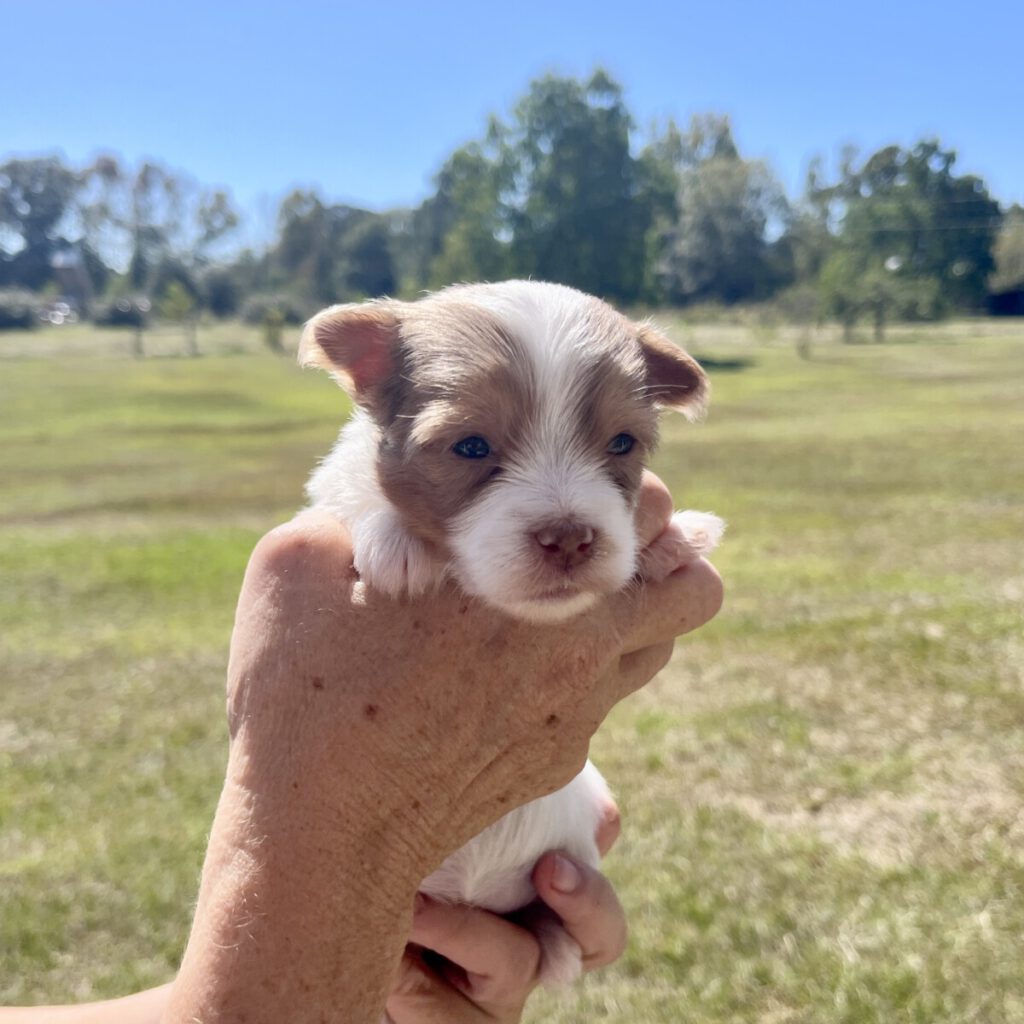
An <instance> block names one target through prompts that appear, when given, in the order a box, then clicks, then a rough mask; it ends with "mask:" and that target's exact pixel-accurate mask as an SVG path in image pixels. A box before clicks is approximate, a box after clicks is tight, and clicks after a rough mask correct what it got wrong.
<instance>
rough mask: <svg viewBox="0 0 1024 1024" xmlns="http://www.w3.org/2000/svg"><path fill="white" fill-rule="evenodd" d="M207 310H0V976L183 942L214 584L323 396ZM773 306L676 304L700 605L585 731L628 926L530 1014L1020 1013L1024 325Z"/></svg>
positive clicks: (84, 964) (263, 508)
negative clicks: (685, 308)
mask: <svg viewBox="0 0 1024 1024" xmlns="http://www.w3.org/2000/svg"><path fill="white" fill-rule="evenodd" d="M219 330H221V334H219V335H218V336H217V337H216V338H215V339H214V340H213V341H210V340H209V339H207V341H205V342H204V339H203V337H202V336H201V339H200V341H201V344H204V346H205V347H206V349H207V351H209V352H211V353H215V354H212V355H209V356H207V357H206V358H203V359H200V360H188V359H181V358H154V359H150V360H146V361H142V362H137V361H133V360H131V359H129V358H126V357H125V356H124V353H125V352H126V351H127V350H128V344H127V340H126V338H125V337H124V336H118V337H110V338H107V339H105V340H104V341H103V343H102V344H100V343H99V342H98V341H97V339H95V338H93V342H94V344H93V346H92V347H93V348H96V347H98V348H99V349H100V350H101V352H102V355H100V356H98V357H97V356H90V355H89V352H90V343H89V339H90V335H88V334H87V333H85V332H84V331H82V332H78V333H77V334H65V335H60V336H58V335H57V334H50V335H47V336H45V337H44V336H42V335H36V336H35V337H33V338H27V337H25V336H0V1003H17V1002H42V1001H52V1000H71V999H82V998H87V997H101V996H107V995H115V994H119V993H123V992H126V991H129V990H132V989H135V988H137V987H139V986H143V985H150V984H155V983H159V982H162V981H165V980H167V979H168V978H169V977H170V975H171V974H172V972H173V970H174V967H175V964H176V961H177V958H178V956H179V955H180V952H181V949H182V945H183V942H184V939H185V936H186V930H187V926H188V922H189V916H190V909H191V905H192V901H193V899H194V896H195V891H196V883H197V878H198V872H199V867H200V863H201V857H202V852H203V847H204V840H205V835H206V830H207V828H208V825H209V822H210V820H211V816H212V812H213V806H214V801H215V799H216V796H217V792H218V788H219V784H220V780H221V775H222V770H223V762H224V755H225V738H226V731H225V724H224V716H223V676H224V668H225V659H226V650H227V642H228V634H229V629H230V625H231V618H232V612H233V603H234V598H235V594H236V592H237V588H238V586H239V583H240V580H241V575H242V571H243V568H244V565H245V561H246V558H247V554H248V552H249V550H250V549H251V547H252V545H253V543H254V542H255V540H256V539H257V537H258V536H259V535H260V533H261V532H262V531H263V530H265V529H266V528H268V527H269V526H271V525H272V524H274V523H276V522H278V521H280V520H282V519H283V518H286V517H287V516H288V515H290V514H291V512H292V511H293V510H294V509H295V508H296V507H298V505H299V504H300V502H301V490H302V484H303V480H304V478H305V476H306V475H307V473H308V471H309V469H310V468H311V466H312V465H313V462H314V460H315V459H316V457H317V456H318V455H320V454H322V453H323V452H325V451H326V449H327V447H328V446H329V444H330V442H331V440H332V438H333V436H334V434H335V432H336V429H337V426H338V423H339V420H340V418H341V416H342V413H343V409H344V403H343V402H342V400H341V398H340V396H339V394H338V392H337V391H336V389H335V388H334V387H333V385H331V384H330V383H329V382H328V381H327V380H325V379H322V378H320V377H318V376H316V375H315V374H310V373H301V372H300V371H299V370H297V369H296V368H294V367H293V366H292V365H291V364H290V363H289V362H287V361H284V360H281V359H275V358H274V357H272V356H270V355H268V354H262V353H260V352H259V351H258V347H257V345H256V343H255V341H254V340H253V338H251V337H249V336H247V335H243V334H241V333H237V334H236V333H233V332H232V329H231V328H223V329H219ZM791 334H792V332H786V331H784V330H772V331H760V332H745V331H743V330H741V329H738V328H720V329H710V328H708V329H701V328H699V327H694V326H692V325H686V324H682V323H680V324H678V325H677V330H676V331H675V336H676V337H677V339H678V340H680V341H683V342H685V343H686V344H687V345H688V346H689V347H690V348H691V350H692V351H694V352H695V353H696V354H697V355H698V356H704V357H706V358H708V359H709V360H713V361H714V364H713V365H719V366H721V367H722V369H719V370H717V371H713V373H712V377H713V382H714V388H715V395H714V402H713V406H712V413H711V416H710V418H709V420H708V422H707V423H705V424H704V425H702V426H699V427H691V426H687V425H685V424H683V423H682V422H681V421H680V422H675V421H669V422H666V428H665V443H664V446H663V449H662V452H661V454H660V456H659V458H658V461H657V465H656V468H657V469H658V470H659V472H660V473H661V474H662V475H663V476H664V477H665V479H666V480H667V481H668V482H669V483H670V485H671V486H672V488H673V490H674V492H675V494H676V496H677V500H678V502H679V503H680V504H685V505H689V506H692V507H698V508H706V509H711V510H714V511H716V512H718V513H720V514H722V515H723V516H725V517H726V518H727V519H728V520H729V522H730V529H729V534H728V537H727V542H726V544H725V545H724V547H723V548H722V550H721V552H720V554H719V555H718V557H717V559H716V561H717V564H718V565H719V567H720V569H721V571H722V573H723V575H724V577H725V581H726V586H727V598H726V605H725V608H724V609H723V611H722V613H721V615H720V616H719V617H718V619H716V620H715V621H714V622H713V623H712V624H711V625H710V626H708V627H707V628H705V629H704V630H702V631H700V632H699V633H698V634H695V635H693V636H691V637H688V638H686V639H685V640H684V641H683V642H682V643H680V644H679V646H678V648H677V653H676V657H675V659H674V661H673V663H672V664H671V666H670V667H669V668H668V669H666V671H665V672H664V673H663V674H662V675H661V677H660V678H659V679H658V680H656V681H655V682H654V683H653V684H652V685H651V686H649V687H648V688H647V689H646V690H645V691H644V692H643V693H641V694H638V695H636V696H635V697H634V698H632V699H630V700H629V701H627V702H626V703H625V704H623V705H621V706H620V707H619V708H618V709H617V710H616V711H615V712H614V714H613V716H612V717H611V719H610V720H609V721H608V722H607V723H606V725H605V727H604V729H603V730H602V732H601V734H600V735H599V736H598V738H597V740H596V741H595V744H594V750H593V753H594V757H595V760H596V761H597V762H598V764H599V765H600V766H601V767H602V769H603V770H604V772H605V774H606V775H607V777H608V779H609V780H610V782H611V783H612V785H613V787H614V788H615V790H616V792H617V794H618V796H619V798H620V802H621V805H622V808H623V812H624V818H625V831H624V834H623V837H622V840H621V841H620V843H619V845H618V847H617V848H616V850H615V851H614V853H613V855H612V856H611V858H610V859H609V861H608V871H609V872H610V874H611V875H612V877H613V878H614V879H615V881H616V883H617V884H618V886H619V891H620V894H621V897H622V899H623V902H624V903H625V905H626V907H627V909H628V912H629V916H630V921H631V925H632V939H631V943H630V947H629V950H628V952H627V953H626V955H625V956H624V958H623V959H622V960H621V961H620V962H619V963H618V964H616V965H615V966H614V967H612V968H609V969H607V970H605V971H604V972H602V973H601V974H599V975H596V976H593V977H591V978H589V979H588V980H587V981H586V982H585V983H584V984H583V985H581V986H580V987H579V988H578V989H576V990H574V991H573V992H572V993H570V994H568V995H560V996H557V997H555V996H548V995H543V996H540V997H538V998H537V1000H536V1001H535V1003H534V1004H533V1007H532V1016H531V1018H530V1019H531V1020H533V1021H535V1022H540V1021H546V1022H555V1024H568V1022H589V1021H597V1020H608V1021H623V1022H636V1024H648V1022H665V1024H668V1022H672V1024H676V1022H695V1024H697V1022H699V1024H705V1022H706V1024H712V1022H714V1024H724V1022H735V1024H748V1022H753V1021H756V1022H763V1024H769V1022H770V1024H781V1022H800V1024H812V1022H813V1024H817V1022H822V1024H831V1022H835V1024H855V1022H856V1024H869V1022H870V1024H875V1022H877V1024H902V1022H907V1024H910V1022H915V1024H942V1022H948V1024H973V1022H977V1024H1020V1022H1021V1021H1024V615H1022V607H1024V325H1007V324H999V325H996V324H991V323H988V322H984V321H979V322H977V323H971V324H958V325H946V326H943V327H940V328H936V329H933V330H931V331H927V330H921V329H913V330H911V329H906V330H903V331H896V332H894V333H893V336H892V341H891V343H890V344H887V345H885V346H874V345H858V346H842V345H838V344H835V343H834V342H832V341H829V340H826V341H823V342H822V343H821V344H818V345H816V346H815V348H814V352H813V358H812V359H810V360H801V359H799V358H797V356H796V354H795V351H794V347H793V345H792V344H791V340H792V338H791ZM166 350H167V351H174V345H173V343H172V342H171V341H168V343H167V347H166ZM743 364H745V365H743ZM730 366H731V368H729V367H730Z"/></svg>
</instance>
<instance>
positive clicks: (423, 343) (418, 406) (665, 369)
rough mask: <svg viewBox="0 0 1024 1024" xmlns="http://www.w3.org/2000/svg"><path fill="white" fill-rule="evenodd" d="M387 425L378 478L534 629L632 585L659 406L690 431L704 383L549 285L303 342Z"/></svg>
mask: <svg viewBox="0 0 1024 1024" xmlns="http://www.w3.org/2000/svg"><path fill="white" fill-rule="evenodd" d="M299 358H300V360H301V361H302V362H303V364H305V365H316V366H320V367H323V368H324V369H326V370H328V371H329V372H330V373H331V374H332V375H334V377H335V378H336V379H337V380H338V381H339V383H340V384H341V385H342V386H343V387H344V388H345V389H346V390H347V391H348V392H349V393H350V394H351V395H352V397H353V398H354V400H355V401H356V402H357V403H358V404H359V405H360V406H362V407H363V408H364V409H365V410H366V411H367V412H368V413H369V414H370V415H371V416H372V417H373V419H374V420H375V421H376V424H377V426H378V427H379V429H380V443H379V449H378V462H377V473H378V477H379V481H380V485H381V488H382V490H383V492H384V493H385V495H386V496H387V498H388V500H389V501H390V502H391V503H392V504H393V505H394V506H395V508H396V509H398V511H399V512H400V513H401V515H402V517H403V519H404V521H405V523H406V526H407V527H408V528H409V529H410V530H411V531H412V532H413V533H415V534H417V535H418V536H419V537H421V538H422V539H423V540H425V541H427V542H428V543H430V544H431V545H433V546H434V547H435V548H437V549H439V550H440V551H442V552H443V553H445V554H446V555H447V556H448V557H450V559H451V571H452V574H453V575H454V577H455V578H456V580H457V581H458V582H459V584H460V585H461V586H462V587H463V589H465V590H466V591H467V592H468V593H470V594H473V595H475V596H477V597H480V598H482V599H483V600H485V601H488V602H489V603H491V604H492V605H495V606H497V607H499V608H501V609H503V610H505V611H506V612H508V613H510V614H512V615H515V616H518V617H520V618H527V619H531V620H534V621H557V620H560V619H565V618H568V617H569V616H571V615H575V614H577V613H579V612H581V611H583V610H584V609H585V608H586V607H587V606H588V605H590V604H591V603H593V601H594V600H595V599H596V597H597V596H598V595H600V594H604V593H609V592H612V591H614V590H618V589H619V588H620V587H622V586H623V585H624V584H625V583H626V582H627V581H628V580H629V578H630V577H631V575H632V574H633V571H634V568H635V563H636V556H637V542H636V535H635V530H634V526H633V510H634V508H635V505H636V500H637V493H638V488H639V484H640V475H641V472H642V470H643V466H644V463H645V461H646V460H647V458H648V456H649V455H650V453H651V452H652V450H653V449H654V446H655V443H656V440H657V413H656V408H657V407H658V406H665V407H668V408H672V409H677V410H679V411H681V412H682V413H683V414H684V415H687V416H688V417H690V418H694V417H696V416H697V415H699V414H700V412H701V411H702V410H703V407H704V404H705V402H706V399H707V393H708V383H707V378H706V376H705V375H704V372H703V371H702V370H701V368H700V366H699V365H698V364H697V363H696V362H695V361H694V360H693V359H692V358H691V357H690V356H688V355H687V354H686V353H685V352H683V351H681V350H680V349H678V348H676V347H675V346H674V345H672V344H671V343H670V342H668V341H667V340H666V339H665V338H663V337H662V336H661V335H660V334H658V333H657V331H655V330H654V329H653V328H652V327H650V326H649V325H645V324H636V323H634V322H632V321H630V320H628V319H626V318H625V317H623V316H621V315H620V314H618V313H616V312H615V311H614V310H613V309H611V307H609V306H607V305H606V304H604V303H603V302H600V301H599V300H598V299H595V298H592V297H590V296H587V295H583V294H582V293H580V292H577V291H574V290H572V289H570V288H565V287H562V286H558V285H550V284H541V283H537V282H525V281H509V282H505V283H503V284H495V285H468V286H458V287H455V288H449V289H447V290H445V291H443V292H439V293H437V294H435V295H431V296H429V297H427V298H425V299H422V300H420V301H419V302H414V303H402V302H393V301H390V300H385V301H380V302H372V303H366V304H363V305H345V306H334V307H332V308H330V309H326V310H324V311H323V312H321V313H319V314H318V315H317V316H316V317H314V318H313V319H312V320H311V321H310V322H309V324H308V325H307V327H306V330H305V332H304V333H303V336H302V341H301V343H300V350H299Z"/></svg>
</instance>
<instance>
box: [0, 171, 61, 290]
mask: <svg viewBox="0 0 1024 1024" xmlns="http://www.w3.org/2000/svg"><path fill="white" fill-rule="evenodd" d="M76 187H77V179H76V176H75V174H74V172H73V171H71V170H69V169H68V168H67V167H65V166H64V165H63V164H62V163H61V161H60V160H59V159H57V158H56V157H45V158H41V159H29V160H19V159H15V160H9V161H7V162H6V163H5V164H3V165H2V166H0V286H3V285H17V286H21V287H24V288H29V289H32V290H38V289H41V288H43V287H44V286H45V285H46V284H47V283H48V282H49V281H50V280H51V279H52V277H53V262H54V258H55V256H56V255H57V253H58V252H60V251H61V249H63V248H65V247H66V246H67V245H68V242H67V240H66V239H65V238H64V237H63V235H64V232H65V231H66V229H67V226H68V225H67V222H68V219H69V216H70V215H71V213H72V211H73V204H74V198H75V190H76Z"/></svg>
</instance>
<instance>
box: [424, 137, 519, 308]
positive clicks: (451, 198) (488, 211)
mask: <svg viewBox="0 0 1024 1024" xmlns="http://www.w3.org/2000/svg"><path fill="white" fill-rule="evenodd" d="M500 174H501V172H500V168H499V166H498V163H497V158H496V155H495V153H494V152H493V146H492V147H491V152H490V153H488V151H487V145H486V144H483V145H481V144H470V145H468V146H463V147H462V148H461V149H457V150H456V151H455V152H454V153H453V154H452V155H451V157H449V159H448V160H447V161H446V163H445V165H444V167H442V168H441V171H440V172H439V173H438V175H437V178H436V184H437V192H436V194H435V195H434V196H433V197H432V198H431V199H429V200H428V201H427V202H426V203H424V204H423V206H422V207H421V208H420V211H418V217H419V228H420V231H421V233H422V234H421V239H422V240H421V243H420V244H421V245H422V246H424V248H425V250H426V252H427V253H428V254H429V256H428V260H427V264H426V267H427V270H426V282H427V284H428V285H429V286H430V287H432V288H438V287H441V286H443V285H446V284H452V283H457V282H459V281H476V280H482V281H496V280H500V279H501V278H503V277H507V276H508V274H509V271H510V265H511V264H510V247H509V244H508V238H507V230H506V226H505V211H504V208H503V206H502V201H501V187H500ZM503 236H506V237H503Z"/></svg>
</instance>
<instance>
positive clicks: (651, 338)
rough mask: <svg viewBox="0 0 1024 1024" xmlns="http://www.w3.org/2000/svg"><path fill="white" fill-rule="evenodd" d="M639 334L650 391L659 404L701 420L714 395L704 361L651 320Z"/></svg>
mask: <svg viewBox="0 0 1024 1024" xmlns="http://www.w3.org/2000/svg"><path fill="white" fill-rule="evenodd" d="M637 337H638V339H639V341H640V348H641V349H642V350H643V354H644V362H645V363H646V364H647V394H648V395H649V396H650V397H651V398H653V399H654V401H655V402H656V403H657V404H658V405H664V406H666V407H668V408H669V409H675V410H677V411H678V412H681V413H682V414H683V415H684V416H685V417H686V418H687V419H688V420H699V419H700V418H701V417H702V416H703V415H704V413H705V412H706V411H707V406H708V399H709V398H710V396H711V382H710V381H709V380H708V375H707V374H706V373H705V372H704V371H703V369H701V365H700V363H698V362H697V360H696V359H694V358H693V356H691V355H690V354H689V353H687V352H684V351H683V350H682V349H681V348H679V346H678V345H673V344H672V342H671V341H669V340H668V338H666V337H665V335H663V334H662V333H660V332H659V331H658V330H657V329H656V328H654V327H652V326H651V325H650V324H641V325H640V326H639V327H638V329H637Z"/></svg>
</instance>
